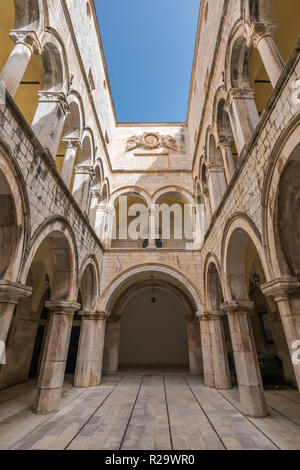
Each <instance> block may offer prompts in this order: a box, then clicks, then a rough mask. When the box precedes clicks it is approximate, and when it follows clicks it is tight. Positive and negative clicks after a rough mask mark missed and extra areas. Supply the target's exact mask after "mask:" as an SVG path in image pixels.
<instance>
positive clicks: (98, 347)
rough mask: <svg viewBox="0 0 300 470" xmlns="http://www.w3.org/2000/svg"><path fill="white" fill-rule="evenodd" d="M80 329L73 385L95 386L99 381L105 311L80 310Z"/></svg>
mask: <svg viewBox="0 0 300 470" xmlns="http://www.w3.org/2000/svg"><path fill="white" fill-rule="evenodd" d="M80 315H81V318H82V320H81V329H80V340H79V348H78V356H77V363H76V371H75V378H74V387H96V386H97V385H100V383H101V377H102V362H103V350H104V339H105V320H106V313H105V312H101V313H98V312H84V311H83V312H80Z"/></svg>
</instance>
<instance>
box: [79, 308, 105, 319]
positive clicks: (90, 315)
mask: <svg viewBox="0 0 300 470" xmlns="http://www.w3.org/2000/svg"><path fill="white" fill-rule="evenodd" d="M79 315H80V316H81V318H82V319H83V320H93V321H98V320H106V319H107V318H108V313H107V312H90V311H85V310H81V311H80V312H79Z"/></svg>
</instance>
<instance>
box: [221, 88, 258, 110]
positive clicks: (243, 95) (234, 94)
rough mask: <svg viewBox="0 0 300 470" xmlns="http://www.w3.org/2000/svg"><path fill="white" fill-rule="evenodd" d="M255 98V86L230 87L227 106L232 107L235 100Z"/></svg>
mask: <svg viewBox="0 0 300 470" xmlns="http://www.w3.org/2000/svg"><path fill="white" fill-rule="evenodd" d="M254 98H255V91H254V90H253V88H230V90H229V92H228V95H227V100H226V106H227V108H228V109H230V108H231V105H232V102H233V101H234V100H254Z"/></svg>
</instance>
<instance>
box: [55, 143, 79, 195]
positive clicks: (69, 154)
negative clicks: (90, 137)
mask: <svg viewBox="0 0 300 470" xmlns="http://www.w3.org/2000/svg"><path fill="white" fill-rule="evenodd" d="M63 143H64V144H65V146H66V153H65V157H64V161H63V165H62V169H61V173H60V176H61V177H62V179H63V180H64V182H65V184H66V186H67V187H68V188H69V189H70V185H71V180H72V175H73V169H74V163H75V160H76V154H77V151H78V149H79V148H80V141H79V139H77V138H74V139H72V138H70V139H63Z"/></svg>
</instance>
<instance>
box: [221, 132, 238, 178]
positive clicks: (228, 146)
mask: <svg viewBox="0 0 300 470" xmlns="http://www.w3.org/2000/svg"><path fill="white" fill-rule="evenodd" d="M232 145H233V141H232V140H231V139H226V138H224V139H221V140H220V142H219V147H220V149H221V152H222V157H223V163H224V170H225V175H226V181H227V184H229V183H230V181H231V179H232V177H233V175H234V173H235V163H234V159H233V155H232Z"/></svg>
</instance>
